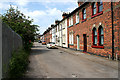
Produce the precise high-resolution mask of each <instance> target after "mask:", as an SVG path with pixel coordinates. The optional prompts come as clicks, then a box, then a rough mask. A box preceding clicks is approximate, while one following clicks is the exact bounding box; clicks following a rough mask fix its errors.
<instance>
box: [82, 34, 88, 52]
mask: <svg viewBox="0 0 120 80" xmlns="http://www.w3.org/2000/svg"><path fill="white" fill-rule="evenodd" d="M83 42H84V50H83V52H86V51H87V36H86V34H83Z"/></svg>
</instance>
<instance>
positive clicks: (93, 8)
mask: <svg viewBox="0 0 120 80" xmlns="http://www.w3.org/2000/svg"><path fill="white" fill-rule="evenodd" d="M94 5H95V6H96V7H94ZM95 9H96V13H95V14H97V5H96V3H95V2H93V3H92V15H95V14H94V10H95Z"/></svg>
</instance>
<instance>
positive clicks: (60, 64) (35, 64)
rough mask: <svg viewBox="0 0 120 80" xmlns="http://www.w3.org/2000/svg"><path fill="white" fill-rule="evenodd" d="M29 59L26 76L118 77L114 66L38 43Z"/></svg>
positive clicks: (35, 44)
mask: <svg viewBox="0 0 120 80" xmlns="http://www.w3.org/2000/svg"><path fill="white" fill-rule="evenodd" d="M29 60H30V64H29V66H28V70H27V72H26V77H28V78H118V70H117V69H115V68H112V67H109V66H105V65H102V64H99V63H96V62H94V61H90V60H88V59H86V58H83V57H81V56H75V55H72V54H69V53H67V52H64V51H62V50H60V49H47V48H46V45H41V44H40V43H34V47H33V48H32V52H31V55H30V57H29Z"/></svg>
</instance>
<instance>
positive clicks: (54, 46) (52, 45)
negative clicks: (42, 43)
mask: <svg viewBox="0 0 120 80" xmlns="http://www.w3.org/2000/svg"><path fill="white" fill-rule="evenodd" d="M46 46H47V48H57V45H56V44H55V43H54V42H49V43H48V44H47V45H46Z"/></svg>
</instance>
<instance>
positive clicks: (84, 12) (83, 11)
mask: <svg viewBox="0 0 120 80" xmlns="http://www.w3.org/2000/svg"><path fill="white" fill-rule="evenodd" d="M82 17H83V18H82V19H83V20H84V19H86V9H85V8H84V9H83V10H82Z"/></svg>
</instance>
